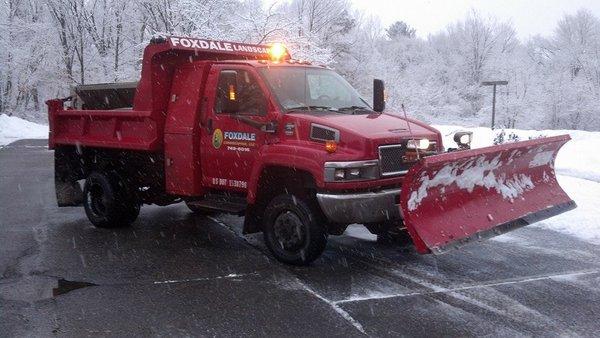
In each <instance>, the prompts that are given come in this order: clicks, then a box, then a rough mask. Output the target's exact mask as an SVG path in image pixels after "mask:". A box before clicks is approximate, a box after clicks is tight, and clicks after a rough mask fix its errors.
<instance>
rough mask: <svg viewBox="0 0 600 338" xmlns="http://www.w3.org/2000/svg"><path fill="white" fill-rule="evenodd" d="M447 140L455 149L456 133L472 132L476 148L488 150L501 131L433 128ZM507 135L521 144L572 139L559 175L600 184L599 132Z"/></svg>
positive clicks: (562, 155)
mask: <svg viewBox="0 0 600 338" xmlns="http://www.w3.org/2000/svg"><path fill="white" fill-rule="evenodd" d="M434 127H435V128H437V129H438V130H439V131H440V132H441V133H442V136H443V137H444V146H446V147H455V146H456V144H455V143H454V140H453V139H452V136H453V135H454V132H456V131H458V130H468V131H472V132H473V144H472V147H473V148H481V147H487V146H491V145H493V144H494V138H495V137H496V135H497V134H498V133H499V132H500V130H498V129H497V130H491V129H490V128H483V127H477V128H463V127H459V126H447V125H434ZM505 132H506V135H509V134H511V133H513V134H515V135H517V136H519V138H520V140H527V139H529V138H530V137H531V138H534V137H539V136H556V135H564V134H569V135H571V141H569V142H567V144H565V145H564V146H563V147H562V148H561V150H560V151H559V153H558V156H557V157H556V163H555V168H556V172H557V174H559V175H567V176H572V177H579V178H583V179H586V180H591V181H595V182H599V183H600V151H598V149H600V132H590V131H580V130H520V129H505Z"/></svg>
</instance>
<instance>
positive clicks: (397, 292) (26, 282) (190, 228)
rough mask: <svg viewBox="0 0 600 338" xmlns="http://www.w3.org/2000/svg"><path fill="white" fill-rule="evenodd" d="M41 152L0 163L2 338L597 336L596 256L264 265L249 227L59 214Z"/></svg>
mask: <svg viewBox="0 0 600 338" xmlns="http://www.w3.org/2000/svg"><path fill="white" fill-rule="evenodd" d="M45 144H46V143H45V141H32V140H25V141H19V142H16V143H13V144H12V145H9V146H6V147H4V148H2V149H0V274H1V278H2V279H1V280H0V309H1V310H0V332H2V335H8V336H13V335H37V336H39V335H44V336H47V335H60V336H82V335H84V336H85V335H102V336H123V335H128V336H129V335H135V336H147V335H174V336H184V335H209V336H223V335H226V336H234V335H235V336H238V335H252V336H264V335H269V336H364V335H369V336H397V335H413V336H442V335H444V336H448V335H450V336H464V335H468V336H471V335H478V336H479V335H503V336H514V335H569V336H573V335H583V336H595V335H597V334H598V331H599V330H600V323H599V319H600V247H598V246H594V245H592V244H588V243H586V242H582V241H580V240H577V239H575V238H573V237H569V236H566V235H564V234H560V233H557V232H553V231H548V230H543V229H540V228H536V227H528V228H524V229H521V230H517V231H515V232H512V233H510V234H507V235H504V236H502V237H499V238H498V239H496V240H491V241H487V242H484V243H478V244H474V245H471V246H468V247H465V248H463V249H462V250H460V251H455V252H450V253H448V254H446V255H443V256H431V255H425V256H423V255H419V254H417V253H415V252H414V250H413V249H412V247H410V246H404V247H400V246H395V245H389V244H382V243H377V242H375V241H373V240H370V239H368V238H367V239H363V238H357V237H351V236H340V237H330V242H329V245H328V247H327V250H326V252H325V254H324V256H323V258H321V259H319V260H317V261H316V262H315V263H314V264H313V265H312V266H310V267H302V268H299V267H289V266H286V265H283V264H281V263H279V262H277V261H275V260H273V259H272V258H271V257H270V255H269V254H268V253H267V251H266V248H265V247H264V245H263V243H262V239H261V236H260V235H251V236H242V235H241V234H240V231H241V224H242V221H243V219H242V218H239V217H234V216H228V215H221V216H215V217H214V218H213V217H208V218H207V217H201V216H194V215H192V214H191V213H190V212H189V211H188V210H187V208H186V207H185V206H184V205H181V204H180V205H173V206H169V207H155V206H145V207H144V208H142V213H141V215H140V218H139V219H138V220H137V221H136V223H135V224H134V226H133V227H131V228H128V229H122V230H115V231H112V230H101V229H96V228H94V227H92V226H91V225H90V224H89V223H88V221H87V219H86V218H85V214H84V211H83V208H61V209H59V208H57V207H56V204H55V200H54V186H53V169H52V167H53V164H52V163H53V159H52V152H50V151H48V149H47V148H46V147H45Z"/></svg>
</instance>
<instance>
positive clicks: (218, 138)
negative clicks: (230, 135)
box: [212, 129, 223, 149]
mask: <svg viewBox="0 0 600 338" xmlns="http://www.w3.org/2000/svg"><path fill="white" fill-rule="evenodd" d="M212 144H213V147H215V149H219V148H221V145H222V144H223V132H222V131H221V129H215V131H214V132H213V136H212Z"/></svg>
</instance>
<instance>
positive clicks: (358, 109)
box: [338, 106, 371, 114]
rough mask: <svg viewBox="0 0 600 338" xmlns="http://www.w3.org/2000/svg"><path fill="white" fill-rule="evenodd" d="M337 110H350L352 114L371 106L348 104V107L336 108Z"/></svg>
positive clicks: (368, 109)
mask: <svg viewBox="0 0 600 338" xmlns="http://www.w3.org/2000/svg"><path fill="white" fill-rule="evenodd" d="M338 110H339V111H345V110H352V114H354V113H355V112H358V111H371V108H369V107H364V106H348V107H341V108H338Z"/></svg>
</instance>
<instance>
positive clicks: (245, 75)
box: [200, 65, 269, 192]
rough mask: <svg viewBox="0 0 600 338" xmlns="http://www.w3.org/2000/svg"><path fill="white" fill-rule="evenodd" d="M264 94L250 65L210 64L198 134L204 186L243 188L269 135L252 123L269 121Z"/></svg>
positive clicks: (239, 189) (264, 90) (264, 88)
mask: <svg viewBox="0 0 600 338" xmlns="http://www.w3.org/2000/svg"><path fill="white" fill-rule="evenodd" d="M265 93H268V91H267V87H266V86H265V84H264V83H263V82H262V81H261V79H260V77H259V76H258V74H256V71H255V70H254V69H253V68H252V67H250V66H244V65H216V66H213V67H212V69H211V71H210V74H209V78H208V81H207V93H206V94H207V102H206V116H205V118H204V122H203V123H204V125H205V127H206V128H204V130H203V133H202V136H201V142H202V147H201V149H202V154H201V156H200V158H201V163H202V173H203V174H202V182H203V186H205V187H212V188H218V189H221V190H222V189H226V190H235V191H244V192H245V191H246V189H247V187H248V180H249V178H250V173H251V171H252V165H253V164H254V161H255V158H256V156H258V150H259V149H260V147H261V146H262V145H264V144H265V141H266V138H267V137H268V135H266V133H265V132H263V131H261V130H260V129H259V128H257V127H256V125H255V126H252V125H251V123H252V122H254V123H256V124H257V125H258V124H260V123H266V122H267V120H268V118H267V113H268V109H269V108H268V107H269V102H268V100H267V96H266V95H265ZM242 120H244V121H242Z"/></svg>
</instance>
